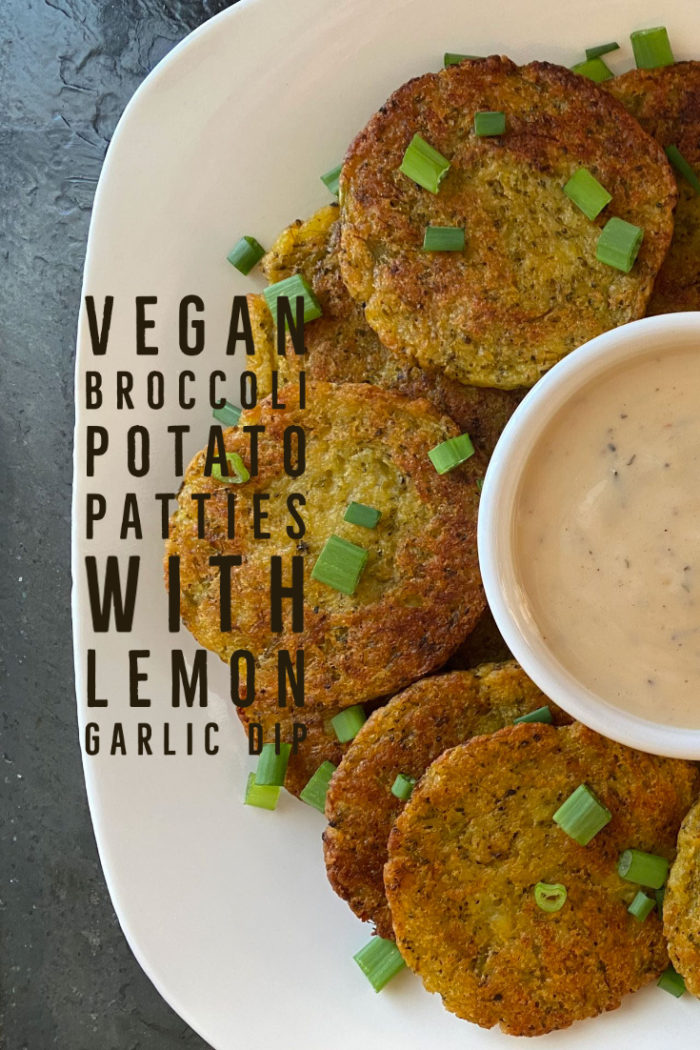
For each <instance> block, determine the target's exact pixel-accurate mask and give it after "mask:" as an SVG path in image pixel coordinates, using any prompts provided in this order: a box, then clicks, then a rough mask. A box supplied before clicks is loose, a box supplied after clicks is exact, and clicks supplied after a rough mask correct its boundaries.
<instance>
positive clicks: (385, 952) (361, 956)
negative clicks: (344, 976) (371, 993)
mask: <svg viewBox="0 0 700 1050" xmlns="http://www.w3.org/2000/svg"><path fill="white" fill-rule="evenodd" d="M353 959H354V960H355V962H356V963H357V965H358V966H359V967H360V969H361V970H362V972H363V974H364V975H365V977H366V978H367V980H368V981H369V983H370V984H371V985H372V987H373V988H374V990H375V992H381V990H382V988H383V987H384V985H385V984H386V983H387V981H390V980H391V978H392V977H394V976H395V975H396V974H397V973H398V972H399V970H403V968H404V966H405V965H406V963H405V962H404V961H403V958H402V957H401V952H400V951H399V949H398V948H397V947H396V945H395V944H394V942H393V941H389V940H387V939H386V938H385V937H373V938H372V939H371V941H368V942H367V944H366V945H365V946H364V948H360V950H359V952H357V953H356V954H355V955H353Z"/></svg>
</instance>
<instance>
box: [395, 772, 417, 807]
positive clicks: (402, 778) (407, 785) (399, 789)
mask: <svg viewBox="0 0 700 1050" xmlns="http://www.w3.org/2000/svg"><path fill="white" fill-rule="evenodd" d="M415 786H416V778H415V777H409V776H408V774H407V773H399V775H398V776H397V778H396V780H395V781H394V783H393V784H392V785H391V793H392V795H395V796H396V798H400V799H401V800H402V801H403V802H405V801H406V799H407V798H410V797H411V792H412V791H413V789H414V787H415Z"/></svg>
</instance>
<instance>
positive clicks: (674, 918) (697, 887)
mask: <svg viewBox="0 0 700 1050" xmlns="http://www.w3.org/2000/svg"><path fill="white" fill-rule="evenodd" d="M663 912H664V933H665V934H666V939H667V940H668V954H669V956H670V957H671V962H672V963H673V965H674V966H675V968H676V970H678V972H679V973H681V974H683V976H684V977H685V984H686V987H687V989H688V991H690V992H692V993H693V995H697V996H700V802H696V803H695V805H694V806H693V808H692V809H691V810H690V812H689V813H688V814H687V816H686V818H685V820H684V821H683V824H682V826H681V830H680V833H679V835H678V855H677V856H676V859H675V861H674V863H673V865H672V867H671V871H670V873H669V876H668V883H667V886H666V896H665V897H664V904H663Z"/></svg>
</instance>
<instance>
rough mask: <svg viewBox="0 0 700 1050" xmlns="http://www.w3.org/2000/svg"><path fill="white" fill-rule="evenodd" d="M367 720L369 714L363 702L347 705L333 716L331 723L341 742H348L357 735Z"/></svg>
mask: <svg viewBox="0 0 700 1050" xmlns="http://www.w3.org/2000/svg"><path fill="white" fill-rule="evenodd" d="M366 721H367V715H366V714H365V709H364V707H362V705H361V704H355V706H354V707H346V708H345V710H344V711H340V712H339V713H338V714H337V715H335V717H334V718H331V725H332V726H333V728H334V729H335V735H336V736H337V737H338V740H339V741H340V743H341V744H347V742H348V740H352V739H353V738H354V737H355V736H357V733H358V732H359V730H360V729H361V728H362V726H363V725H364V724H365V722H366Z"/></svg>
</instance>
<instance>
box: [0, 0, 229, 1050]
mask: <svg viewBox="0 0 700 1050" xmlns="http://www.w3.org/2000/svg"><path fill="white" fill-rule="evenodd" d="M229 6H231V5H230V4H229V3H226V2H223V0H189V2H188V0H111V2H104V3H103V2H100V0H0V234H1V240H0V253H1V258H2V277H1V279H0V384H1V390H2V396H1V397H0V449H1V450H2V452H1V455H0V462H1V470H2V476H1V478H0V496H1V503H0V558H1V559H2V585H1V586H0V668H1V670H2V681H3V684H4V688H3V692H2V702H1V711H2V717H1V720H0V767H1V770H2V789H1V791H0V1025H1V1026H2V1030H0V1045H1V1046H3V1047H4V1048H5V1050H49V1048H51V1047H59V1048H60V1050H170V1048H179V1050H183V1048H187V1050H201V1048H205V1047H206V1044H205V1043H204V1042H203V1041H202V1040H201V1039H199V1038H198V1037H197V1036H196V1035H195V1034H194V1033H193V1032H192V1031H191V1030H190V1029H189V1028H188V1027H187V1026H186V1025H185V1024H184V1023H183V1022H182V1021H181V1020H180V1019H179V1018H178V1017H177V1016H176V1015H175V1014H174V1013H173V1012H172V1011H171V1010H170V1009H169V1007H168V1006H166V1004H165V1003H164V1002H163V1000H162V999H161V998H160V997H159V995H158V993H157V992H156V991H155V989H154V988H153V987H152V985H151V984H150V982H149V980H148V978H147V977H146V976H145V975H144V974H143V973H142V971H141V970H140V968H139V966H138V965H137V963H136V962H135V961H134V959H133V957H132V955H131V953H130V951H129V948H128V947H127V944H126V941H125V940H124V937H123V935H122V933H121V930H120V928H119V926H118V923H117V920H116V918H115V916H114V912H113V910H112V907H111V904H110V901H109V898H108V896H107V891H106V889H105V884H104V879H103V877H102V871H101V868H100V864H99V861H98V858H97V853H96V849H95V843H94V839H93V835H92V827H91V824H90V818H89V814H88V809H87V803H86V798H85V789H84V785H83V776H82V768H81V761H80V749H79V743H78V734H77V723H76V713H75V697H74V691H73V665H72V652H71V627H70V495H71V469H72V465H71V445H72V429H73V365H74V352H75V330H76V324H77V318H78V311H79V304H80V283H81V274H82V267H83V257H84V252H85V244H86V240H87V233H88V223H89V220H90V209H91V205H92V198H93V193H94V190H95V186H96V183H97V178H98V176H99V173H100V168H101V165H102V160H103V158H104V155H105V150H106V148H107V144H108V142H109V139H110V136H111V134H112V132H113V130H114V126H115V124H116V122H117V119H118V117H119V115H120V113H121V112H122V110H123V108H124V106H125V105H126V103H127V101H128V99H129V98H130V96H131V95H132V94H133V92H134V90H135V89H136V87H137V86H138V85H139V83H140V82H141V81H142V80H143V78H144V77H145V76H146V74H147V73H148V72H149V71H150V70H151V69H152V68H153V66H154V65H155V64H156V63H157V62H158V61H159V60H160V59H161V58H162V57H163V55H165V54H166V53H167V52H168V51H169V50H170V48H171V47H172V46H173V45H174V44H175V43H177V42H178V41H179V40H181V39H182V37H184V36H185V35H186V34H187V33H188V32H189V31H190V30H191V29H194V28H195V27H196V26H198V25H199V24H200V23H202V22H204V21H205V20H206V19H207V18H209V17H210V16H211V15H214V14H216V13H217V12H218V11H221V10H223V9H224V8H226V7H229Z"/></svg>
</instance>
